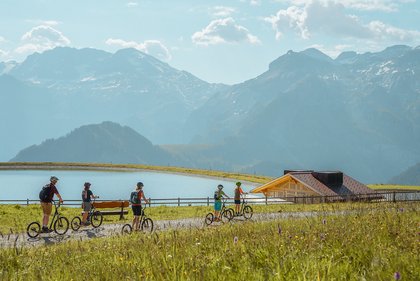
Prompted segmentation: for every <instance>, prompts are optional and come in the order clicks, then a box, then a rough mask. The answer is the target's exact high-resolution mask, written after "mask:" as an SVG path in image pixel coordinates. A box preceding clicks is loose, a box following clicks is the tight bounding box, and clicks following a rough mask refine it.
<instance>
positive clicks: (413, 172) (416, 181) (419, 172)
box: [389, 163, 420, 185]
mask: <svg viewBox="0 0 420 281" xmlns="http://www.w3.org/2000/svg"><path fill="white" fill-rule="evenodd" d="M389 183H391V184H402V185H420V163H417V164H416V165H414V166H412V167H410V168H408V169H407V170H406V171H404V172H402V173H401V174H399V175H397V176H395V177H393V178H391V179H390V180H389Z"/></svg>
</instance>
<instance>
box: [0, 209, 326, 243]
mask: <svg viewBox="0 0 420 281" xmlns="http://www.w3.org/2000/svg"><path fill="white" fill-rule="evenodd" d="M318 215H325V213H324V212H322V213H321V212H293V213H263V214H254V215H253V217H252V218H251V220H250V221H270V220H276V219H282V218H290V217H312V216H318ZM241 222H244V218H243V217H236V218H234V219H233V220H232V221H231V222H229V223H241ZM220 224H221V223H213V224H212V225H211V226H206V225H205V224H204V216H203V217H202V218H188V219H177V220H159V221H154V230H153V231H165V230H169V229H178V228H198V229H199V228H204V227H217V226H218V225H220ZM123 225H124V224H104V225H101V226H100V227H98V228H93V227H91V226H88V227H82V228H80V229H79V230H78V231H73V230H72V229H69V230H68V231H67V233H66V234H65V235H62V236H60V235H57V234H55V233H54V232H52V233H48V234H46V233H42V234H40V235H39V236H38V237H37V238H30V237H28V235H27V234H26V233H18V234H14V233H9V234H1V235H0V248H5V247H18V248H21V247H37V246H42V245H52V244H58V243H63V242H66V241H70V240H88V239H94V238H101V237H109V236H118V235H121V231H122V227H123Z"/></svg>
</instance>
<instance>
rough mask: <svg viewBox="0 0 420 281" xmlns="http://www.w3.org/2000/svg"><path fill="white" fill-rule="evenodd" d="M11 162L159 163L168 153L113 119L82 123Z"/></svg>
mask: <svg viewBox="0 0 420 281" xmlns="http://www.w3.org/2000/svg"><path fill="white" fill-rule="evenodd" d="M10 161H19V162H20V161H22V162H25V161H26V162H28V161H29V162H30V161H57V162H103V163H106V162H112V163H138V164H151V165H158V164H159V165H162V164H163V163H174V161H175V159H174V157H172V156H171V155H170V154H169V153H167V152H165V151H164V150H162V149H160V148H159V147H157V146H154V145H153V144H152V143H151V142H150V141H149V140H147V139H146V138H144V137H143V136H141V135H140V134H138V133H137V132H135V131H134V130H133V129H131V128H129V127H127V126H124V127H123V126H120V125H119V124H116V123H113V122H103V123H101V124H95V125H87V126H82V127H80V128H77V129H75V130H73V131H72V132H71V133H69V134H67V135H66V136H64V137H60V138H58V139H49V140H46V141H44V142H43V143H41V144H40V145H33V146H30V147H28V148H25V149H23V150H22V151H20V152H19V153H18V154H17V155H16V157H14V158H13V159H11V160H10Z"/></svg>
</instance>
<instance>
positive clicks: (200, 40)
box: [191, 18, 261, 46]
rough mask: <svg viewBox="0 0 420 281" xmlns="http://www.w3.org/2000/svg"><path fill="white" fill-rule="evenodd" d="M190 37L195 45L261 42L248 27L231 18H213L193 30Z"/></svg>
mask: <svg viewBox="0 0 420 281" xmlns="http://www.w3.org/2000/svg"><path fill="white" fill-rule="evenodd" d="M191 39H192V41H193V42H194V43H195V44H197V45H206V46H207V45H215V44H221V43H240V42H248V43H251V44H259V43H261V42H260V40H259V39H258V37H256V36H255V35H252V34H251V33H250V32H249V31H248V29H246V28H245V27H243V26H240V25H237V24H236V23H235V21H234V20H233V18H224V19H217V20H213V21H212V22H210V24H209V25H208V26H206V27H205V28H204V29H203V30H201V31H197V32H195V33H194V34H193V35H192V37H191Z"/></svg>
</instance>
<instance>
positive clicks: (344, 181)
mask: <svg viewBox="0 0 420 281" xmlns="http://www.w3.org/2000/svg"><path fill="white" fill-rule="evenodd" d="M372 192H373V191H372V190H371V189H370V188H369V187H367V186H366V185H364V184H362V183H360V182H358V181H357V180H355V179H353V178H351V177H349V176H348V175H346V174H344V173H342V172H340V171H327V172H315V171H313V170H305V171H297V170H285V171H284V175H283V176H282V177H280V178H277V179H275V180H272V181H270V182H268V183H266V184H264V185H262V186H259V187H257V188H255V189H253V190H251V193H264V195H266V196H268V197H280V198H283V197H304V196H344V195H351V194H368V193H372Z"/></svg>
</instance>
